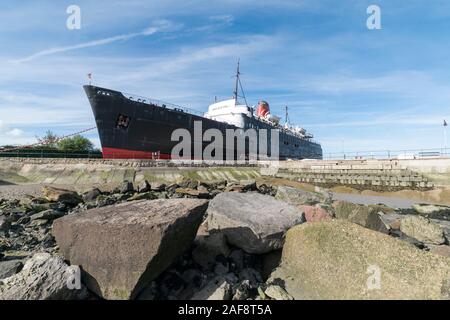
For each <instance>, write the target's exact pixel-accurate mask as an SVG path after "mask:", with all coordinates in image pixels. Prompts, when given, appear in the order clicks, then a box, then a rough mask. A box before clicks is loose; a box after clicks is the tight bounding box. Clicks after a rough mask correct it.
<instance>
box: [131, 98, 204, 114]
mask: <svg viewBox="0 0 450 320" xmlns="http://www.w3.org/2000/svg"><path fill="white" fill-rule="evenodd" d="M122 94H123V95H124V96H125V97H126V98H127V99H129V100H131V101H135V102H140V103H143V104H147V105H154V106H158V107H161V108H167V109H170V110H174V111H178V112H183V113H190V114H194V115H197V116H200V117H203V116H204V113H203V112H201V111H198V110H194V109H190V108H186V107H182V106H179V105H176V104H173V103H170V102H165V101H161V100H158V99H153V98H146V97H142V96H139V95H136V94H130V93H124V92H123V93H122Z"/></svg>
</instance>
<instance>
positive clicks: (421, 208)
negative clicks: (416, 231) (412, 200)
mask: <svg viewBox="0 0 450 320" xmlns="http://www.w3.org/2000/svg"><path fill="white" fill-rule="evenodd" d="M412 208H413V209H414V210H415V211H416V212H417V213H418V214H423V215H435V214H439V213H444V212H446V213H450V207H449V206H442V205H437V204H423V203H417V204H413V206H412Z"/></svg>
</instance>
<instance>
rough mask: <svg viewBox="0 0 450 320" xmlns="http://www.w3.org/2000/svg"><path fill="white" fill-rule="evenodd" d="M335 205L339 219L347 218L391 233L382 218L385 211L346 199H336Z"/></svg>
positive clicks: (375, 229) (361, 224)
mask: <svg viewBox="0 0 450 320" xmlns="http://www.w3.org/2000/svg"><path fill="white" fill-rule="evenodd" d="M333 206H334V209H335V216H336V218H337V219H345V220H348V221H350V222H353V223H356V224H359V225H360V226H363V227H366V228H368V229H372V230H374V231H378V232H382V233H386V234H387V233H389V226H388V225H386V224H385V223H384V221H383V219H382V218H381V217H382V215H383V212H379V210H378V209H377V208H376V207H373V206H365V205H360V204H355V203H351V202H346V201H336V202H335V203H334V204H333Z"/></svg>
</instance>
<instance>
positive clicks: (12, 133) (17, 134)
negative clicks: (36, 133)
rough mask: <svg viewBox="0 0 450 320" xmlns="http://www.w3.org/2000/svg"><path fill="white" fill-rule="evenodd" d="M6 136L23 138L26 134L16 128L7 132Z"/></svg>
mask: <svg viewBox="0 0 450 320" xmlns="http://www.w3.org/2000/svg"><path fill="white" fill-rule="evenodd" d="M5 134H6V135H7V136H11V137H21V136H23V134H24V132H23V130H20V129H18V128H14V129H12V130H9V131H7V132H6V133H5Z"/></svg>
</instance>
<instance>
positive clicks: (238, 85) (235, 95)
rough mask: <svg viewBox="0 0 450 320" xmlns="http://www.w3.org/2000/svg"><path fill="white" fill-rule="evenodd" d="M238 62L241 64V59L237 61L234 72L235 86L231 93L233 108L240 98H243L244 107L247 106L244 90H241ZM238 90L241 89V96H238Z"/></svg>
mask: <svg viewBox="0 0 450 320" xmlns="http://www.w3.org/2000/svg"><path fill="white" fill-rule="evenodd" d="M240 62H241V59H238V63H237V70H236V84H235V87H234V92H233V98H234V105H235V106H236V105H237V103H238V98H239V97H240V98H244V101H245V105H246V106H248V103H247V99H246V98H245V93H244V88H242V83H241V71H240ZM239 88H241V91H242V96H239Z"/></svg>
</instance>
